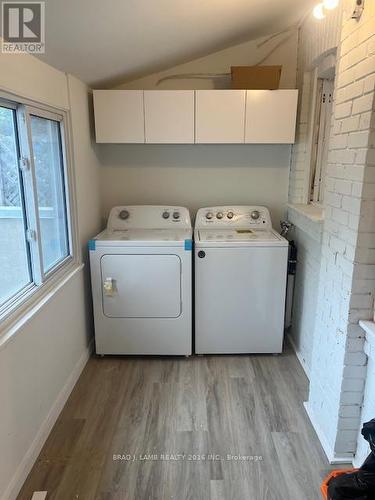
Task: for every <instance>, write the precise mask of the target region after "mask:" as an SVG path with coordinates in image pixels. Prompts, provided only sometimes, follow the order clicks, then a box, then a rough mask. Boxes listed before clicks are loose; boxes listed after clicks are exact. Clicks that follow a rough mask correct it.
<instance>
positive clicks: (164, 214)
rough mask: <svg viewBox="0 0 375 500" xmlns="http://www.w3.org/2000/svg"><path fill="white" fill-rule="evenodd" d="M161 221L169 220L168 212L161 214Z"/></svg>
mask: <svg viewBox="0 0 375 500" xmlns="http://www.w3.org/2000/svg"><path fill="white" fill-rule="evenodd" d="M162 217H163V219H169V212H167V211H165V212H163V214H162Z"/></svg>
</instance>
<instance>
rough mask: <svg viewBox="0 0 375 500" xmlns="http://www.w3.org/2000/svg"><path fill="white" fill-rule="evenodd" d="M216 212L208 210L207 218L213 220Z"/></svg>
mask: <svg viewBox="0 0 375 500" xmlns="http://www.w3.org/2000/svg"><path fill="white" fill-rule="evenodd" d="M213 216H214V214H213V213H212V212H207V213H206V219H208V220H211V219H212V217H213Z"/></svg>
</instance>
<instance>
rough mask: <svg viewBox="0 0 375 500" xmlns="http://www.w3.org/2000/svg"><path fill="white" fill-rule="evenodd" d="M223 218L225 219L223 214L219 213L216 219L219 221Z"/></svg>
mask: <svg viewBox="0 0 375 500" xmlns="http://www.w3.org/2000/svg"><path fill="white" fill-rule="evenodd" d="M223 217H224V214H223V212H218V213H217V214H216V218H217V219H222V218H223Z"/></svg>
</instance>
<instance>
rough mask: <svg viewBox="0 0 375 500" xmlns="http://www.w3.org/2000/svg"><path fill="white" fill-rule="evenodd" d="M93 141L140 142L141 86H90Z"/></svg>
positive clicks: (141, 139) (142, 121)
mask: <svg viewBox="0 0 375 500" xmlns="http://www.w3.org/2000/svg"><path fill="white" fill-rule="evenodd" d="M94 113H95V131H96V142H107V143H109V142H111V143H144V142H145V131H144V110H143V90H94Z"/></svg>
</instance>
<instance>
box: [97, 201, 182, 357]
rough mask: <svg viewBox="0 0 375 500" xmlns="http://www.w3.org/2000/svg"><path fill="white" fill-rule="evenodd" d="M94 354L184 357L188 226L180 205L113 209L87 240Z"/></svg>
mask: <svg viewBox="0 0 375 500" xmlns="http://www.w3.org/2000/svg"><path fill="white" fill-rule="evenodd" d="M89 250H90V265H91V279H92V294H93V303H94V319H95V342H96V352H97V353H98V354H102V355H103V354H154V355H190V354H191V352H192V288H191V282H192V277H191V274H192V268H191V265H192V228H191V222H190V215H189V212H188V210H187V209H186V208H183V207H159V206H126V207H125V206H121V207H114V208H113V209H112V210H111V213H110V216H109V219H108V224H107V229H106V230H105V231H103V232H102V233H100V234H99V235H98V236H97V237H96V238H94V239H93V240H90V242H89Z"/></svg>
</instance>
